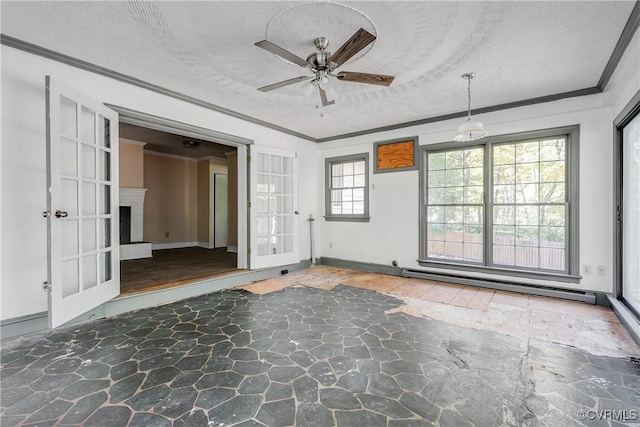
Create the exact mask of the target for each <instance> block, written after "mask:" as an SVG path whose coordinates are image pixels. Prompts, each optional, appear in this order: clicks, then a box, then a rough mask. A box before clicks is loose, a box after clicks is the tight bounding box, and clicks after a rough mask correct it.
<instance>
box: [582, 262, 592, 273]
mask: <svg viewBox="0 0 640 427" xmlns="http://www.w3.org/2000/svg"><path fill="white" fill-rule="evenodd" d="M582 274H591V264H584V265H583V266H582Z"/></svg>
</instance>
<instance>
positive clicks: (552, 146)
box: [540, 138, 566, 161]
mask: <svg viewBox="0 0 640 427" xmlns="http://www.w3.org/2000/svg"><path fill="white" fill-rule="evenodd" d="M565 143H566V139H564V138H561V139H551V140H546V141H541V142H540V161H548V160H565Z"/></svg>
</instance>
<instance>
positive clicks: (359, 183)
mask: <svg viewBox="0 0 640 427" xmlns="http://www.w3.org/2000/svg"><path fill="white" fill-rule="evenodd" d="M365 184H366V181H365V177H364V175H355V176H354V177H353V185H354V186H355V187H364V186H365Z"/></svg>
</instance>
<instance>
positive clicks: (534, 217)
mask: <svg viewBox="0 0 640 427" xmlns="http://www.w3.org/2000/svg"><path fill="white" fill-rule="evenodd" d="M538 210H539V208H538V205H528V206H516V207H515V214H516V216H515V219H516V224H518V225H538Z"/></svg>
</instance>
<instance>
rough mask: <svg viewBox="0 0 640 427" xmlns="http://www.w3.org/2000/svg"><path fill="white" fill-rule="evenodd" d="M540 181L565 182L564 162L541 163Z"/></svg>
mask: <svg viewBox="0 0 640 427" xmlns="http://www.w3.org/2000/svg"><path fill="white" fill-rule="evenodd" d="M540 181H542V182H564V181H565V176H564V162H543V163H540Z"/></svg>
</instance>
